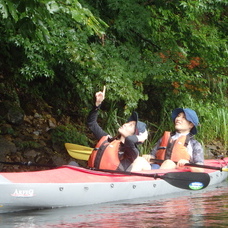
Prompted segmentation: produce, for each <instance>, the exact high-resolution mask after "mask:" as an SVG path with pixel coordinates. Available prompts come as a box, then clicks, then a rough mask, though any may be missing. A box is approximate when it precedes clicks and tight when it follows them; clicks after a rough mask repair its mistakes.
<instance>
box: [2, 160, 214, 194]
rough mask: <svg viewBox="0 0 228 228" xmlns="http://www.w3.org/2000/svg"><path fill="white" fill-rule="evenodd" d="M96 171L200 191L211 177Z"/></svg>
mask: <svg viewBox="0 0 228 228" xmlns="http://www.w3.org/2000/svg"><path fill="white" fill-rule="evenodd" d="M0 163H1V164H5V165H25V166H37V167H49V168H57V167H58V166H57V165H48V164H37V163H32V162H31V161H29V162H3V161H0ZM93 170H96V171H102V172H108V173H116V174H122V175H132V176H144V177H153V178H155V179H156V178H160V179H163V180H164V181H166V182H168V183H169V184H171V185H173V186H175V187H177V188H182V189H187V190H200V189H203V188H206V187H207V186H208V184H209V183H210V176H209V175H208V174H207V173H196V172H194V173H192V172H170V173H166V174H164V175H159V174H157V173H156V174H148V173H135V172H125V171H116V170H105V169H93Z"/></svg>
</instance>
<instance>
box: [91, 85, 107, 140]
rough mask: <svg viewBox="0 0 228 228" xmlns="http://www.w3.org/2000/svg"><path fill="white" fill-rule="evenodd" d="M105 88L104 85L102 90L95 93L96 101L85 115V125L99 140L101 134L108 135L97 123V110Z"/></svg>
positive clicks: (103, 96)
mask: <svg viewBox="0 0 228 228" xmlns="http://www.w3.org/2000/svg"><path fill="white" fill-rule="evenodd" d="M105 90H106V87H105V86H104V88H103V91H99V92H97V93H96V94H95V97H96V102H95V106H94V107H93V109H92V110H91V111H90V113H89V115H88V117H87V126H88V127H89V129H90V130H91V131H92V132H93V134H94V136H95V137H96V139H98V140H100V139H101V138H102V137H103V136H106V135H108V134H107V133H106V132H105V131H104V130H103V129H102V128H101V127H100V126H99V124H98V123H97V117H98V111H99V109H100V107H101V103H102V102H103V100H104V98H105Z"/></svg>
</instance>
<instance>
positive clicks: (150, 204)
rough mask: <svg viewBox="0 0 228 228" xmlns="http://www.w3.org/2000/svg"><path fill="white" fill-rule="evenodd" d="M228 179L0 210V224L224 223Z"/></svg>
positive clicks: (54, 227)
mask: <svg viewBox="0 0 228 228" xmlns="http://www.w3.org/2000/svg"><path fill="white" fill-rule="evenodd" d="M227 224H228V182H224V183H222V184H221V185H219V186H217V187H216V188H215V187H214V188H210V189H209V188H208V189H205V190H202V191H197V192H193V191H187V193H186V192H185V193H182V194H179V195H172V196H168V197H167V196H166V197H163V198H162V197H161V198H157V199H143V200H140V201H139V200H138V201H136V200H135V201H131V202H127V203H126V202H125V203H118V204H117V203H115V204H114V203H112V204H103V205H94V206H90V207H88V206H87V207H78V208H76V207H75V208H61V209H50V210H37V211H30V212H21V213H9V214H0V227H1V228H11V227H12V228H30V227H31V228H37V227H42V228H58V227H63V228H71V227H83V228H86V227H101V228H109V227H112V228H122V227H129V228H130V227H131V228H132V227H134V228H150V227H159V228H160V227H178V228H182V227H227V226H228V225H227Z"/></svg>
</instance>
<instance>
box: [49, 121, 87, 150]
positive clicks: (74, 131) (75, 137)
mask: <svg viewBox="0 0 228 228" xmlns="http://www.w3.org/2000/svg"><path fill="white" fill-rule="evenodd" d="M51 137H52V138H51V139H52V142H53V144H59V145H64V144H65V143H75V144H80V145H84V146H89V145H88V138H87V137H86V136H85V134H84V133H83V132H82V131H81V127H77V126H73V125H67V126H63V125H61V126H58V127H57V128H55V129H53V131H52V134H51Z"/></svg>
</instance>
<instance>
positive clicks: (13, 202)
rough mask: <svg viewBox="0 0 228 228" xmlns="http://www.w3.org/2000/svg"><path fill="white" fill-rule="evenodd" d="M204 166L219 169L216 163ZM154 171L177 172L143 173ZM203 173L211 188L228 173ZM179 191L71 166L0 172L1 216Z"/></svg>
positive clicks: (155, 181) (147, 179)
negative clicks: (9, 213)
mask: <svg viewBox="0 0 228 228" xmlns="http://www.w3.org/2000/svg"><path fill="white" fill-rule="evenodd" d="M227 162H228V158H227ZM207 164H210V165H213V166H218V167H220V166H221V164H219V162H218V161H216V160H211V162H207ZM223 166H224V164H223ZM156 172H157V173H159V174H161V173H164V174H165V173H167V172H179V171H177V170H151V171H148V172H146V173H151V174H154V173H156ZM205 172H207V173H208V174H209V175H210V183H209V185H210V186H212V185H216V184H219V183H221V182H223V181H224V180H226V178H227V176H228V172H221V171H219V170H209V169H207V170H205ZM142 173H143V172H142ZM144 173H145V172H144ZM182 191H188V190H184V189H180V188H177V187H174V186H172V185H170V184H169V183H167V182H166V181H164V180H162V179H159V178H157V179H155V178H152V177H144V176H143V177H142V176H127V175H121V174H112V173H106V172H100V171H93V170H87V169H84V168H80V167H73V166H63V167H60V168H56V169H52V170H45V171H34V172H19V173H0V213H7V212H14V211H22V210H30V209H44V208H56V207H72V206H74V207H75V206H84V205H90V204H98V203H106V202H114V201H122V200H132V199H138V198H146V197H149V198H151V197H156V196H162V195H166V194H172V193H177V192H182Z"/></svg>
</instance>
